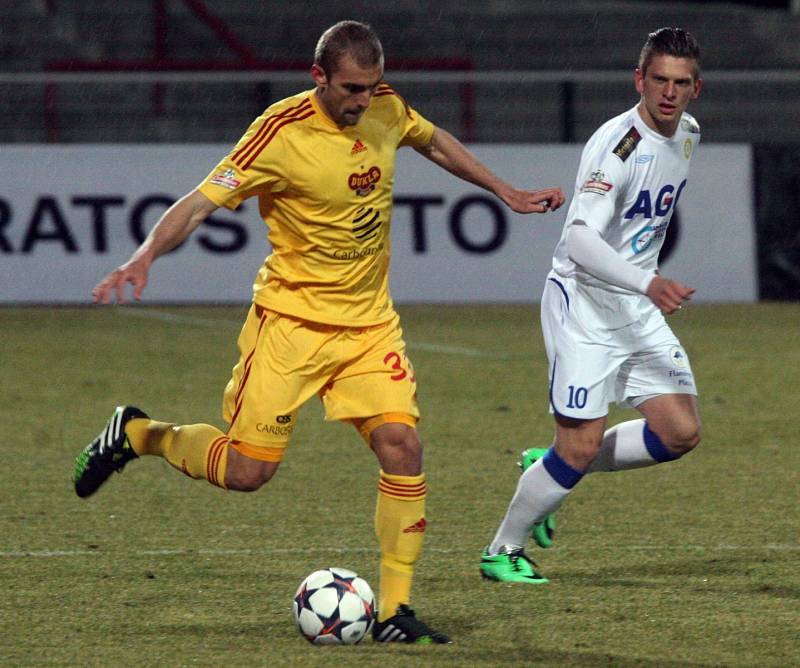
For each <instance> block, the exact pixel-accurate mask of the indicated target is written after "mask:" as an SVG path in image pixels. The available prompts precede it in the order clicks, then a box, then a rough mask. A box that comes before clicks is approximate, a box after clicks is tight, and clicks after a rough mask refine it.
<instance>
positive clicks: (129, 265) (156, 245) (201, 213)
mask: <svg viewBox="0 0 800 668" xmlns="http://www.w3.org/2000/svg"><path fill="white" fill-rule="evenodd" d="M217 208H218V207H217V205H216V204H214V203H213V202H212V201H211V200H210V199H208V197H206V196H205V195H203V194H202V193H201V192H200V191H199V190H193V191H192V192H190V193H189V194H187V195H184V196H183V197H182V198H181V199H179V200H178V201H177V202H175V204H173V205H172V206H171V207H170V208H169V209H167V210H166V211H165V212H164V215H163V216H161V218H160V220H159V221H158V223H156V225H155V227H154V228H153V229H152V230H151V231H150V234H148V235H147V238H146V239H145V240H144V241H143V242H142V245H141V246H139V248H137V249H136V251H135V252H134V253H133V255H131V257H130V259H129V260H128V261H127V262H126V263H125V264H123V265H120V266H119V267H117V268H116V269H115V270H114V271H112V272H111V273H110V274H108V275H107V276H106V277H105V278H104V279H103V280H102V281H100V282H99V283H98V284H97V285H96V286H95V287H94V289H93V290H92V301H93V302H94V303H95V304H108V303H109V302H110V301H111V300H112V297H114V296H115V297H116V301H117V302H118V303H119V304H124V303H125V286H126V285H127V284H128V283H130V284H131V286H132V287H133V298H134V299H136V300H138V299H140V298H141V296H142V291H143V290H144V288H145V286H146V285H147V276H148V274H149V272H150V265H151V264H153V262H154V261H155V260H156V258H158V257H159V256H161V255H163V254H164V253H167V252H169V251H171V250H172V249H173V248H175V247H176V246H177V245H179V244H180V243H181V242H183V241H184V240H185V239H186V238H187V237H188V236H189V235H190V234H191V233H192V232H193V231H194V230H195V229H196V228H197V226H198V225H200V223H202V222H203V221H204V220H205V219H206V218H207V217H208V216H209V215H210V214H212V213H213V212H214V211H215V210H216V209H217Z"/></svg>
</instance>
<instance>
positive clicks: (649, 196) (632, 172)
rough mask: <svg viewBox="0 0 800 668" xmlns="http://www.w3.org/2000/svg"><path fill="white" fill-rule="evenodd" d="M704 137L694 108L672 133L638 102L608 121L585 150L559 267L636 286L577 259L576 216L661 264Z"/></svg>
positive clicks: (651, 263) (645, 261)
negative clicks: (647, 117)
mask: <svg viewBox="0 0 800 668" xmlns="http://www.w3.org/2000/svg"><path fill="white" fill-rule="evenodd" d="M699 141H700V127H699V126H698V124H697V122H696V121H695V120H694V118H692V116H690V115H689V114H687V113H684V114H683V116H682V117H681V122H680V123H679V125H678V129H677V131H676V132H675V134H674V135H673V136H672V137H664V136H662V135H660V134H658V133H657V132H655V131H654V130H651V129H650V128H649V127H648V126H647V125H646V124H645V122H644V121H643V120H642V118H641V116H640V115H639V111H638V109H637V107H634V108H633V109H629V110H628V111H626V112H625V113H623V114H620V115H619V116H617V117H615V118H612V119H611V120H609V121H608V122H606V123H605V124H604V125H602V126H601V127H600V128H599V129H598V130H597V131H596V132H595V133H594V134H593V135H592V137H591V138H590V139H589V141H588V142H587V144H586V146H585V147H584V149H583V153H582V155H581V163H580V167H579V168H578V175H577V178H576V180H575V194H574V195H573V198H572V202H571V204H570V207H569V211H568V212H567V219H566V222H565V224H564V230H563V232H562V234H561V239H560V241H559V242H558V245H557V246H556V249H555V253H554V255H553V270H554V272H555V273H556V274H558V275H559V276H562V277H571V278H575V279H576V280H577V281H578V282H579V283H583V284H585V285H589V286H593V287H599V288H603V289H605V290H608V291H610V292H617V293H622V294H632V293H631V292H630V291H629V290H626V289H625V288H621V287H619V286H615V285H611V284H610V283H607V282H605V281H602V280H601V279H599V278H596V277H595V276H592V275H591V274H588V273H586V272H585V271H583V270H582V269H581V267H580V266H579V265H576V264H575V263H574V262H573V261H572V260H570V258H569V256H568V255H567V249H566V236H567V229H568V227H569V226H570V224H572V223H573V222H574V221H575V220H583V221H584V222H585V223H586V224H587V225H589V226H590V227H592V228H594V229H595V230H597V231H598V232H599V233H600V236H601V237H602V238H603V239H604V240H605V241H606V243H608V244H609V245H610V246H611V247H612V248H613V249H614V250H615V251H616V252H617V253H619V254H620V255H621V256H622V257H623V258H625V260H627V261H628V262H631V263H632V264H634V265H636V266H638V267H640V268H641V269H644V270H649V271H655V270H656V269H657V268H658V253H659V251H660V250H661V246H662V245H663V243H664V236H665V234H666V231H667V226H668V225H669V221H670V219H671V218H672V214H673V212H674V211H675V207H676V206H677V204H678V200H679V199H680V196H681V193H682V192H683V189H684V187H685V186H686V177H687V174H688V172H689V162H690V160H691V157H692V154H693V153H694V151H695V148H696V147H697V144H698V143H699Z"/></svg>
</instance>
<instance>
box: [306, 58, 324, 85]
mask: <svg viewBox="0 0 800 668" xmlns="http://www.w3.org/2000/svg"><path fill="white" fill-rule="evenodd" d="M310 72H311V78H312V79H313V80H314V83H315V84H317V86H325V85H327V83H328V77H327V76H326V74H325V70H323V69H322V68H321V67H320V66H319V65H317V63H314V64H313V65H312V66H311V70H310Z"/></svg>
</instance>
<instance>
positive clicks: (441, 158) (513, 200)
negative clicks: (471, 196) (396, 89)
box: [417, 127, 564, 213]
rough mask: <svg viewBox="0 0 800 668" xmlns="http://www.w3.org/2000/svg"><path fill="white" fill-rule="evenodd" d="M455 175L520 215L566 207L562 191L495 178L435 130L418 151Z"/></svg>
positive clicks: (458, 144) (455, 142)
mask: <svg viewBox="0 0 800 668" xmlns="http://www.w3.org/2000/svg"><path fill="white" fill-rule="evenodd" d="M417 151H418V152H419V153H420V154H422V155H424V156H425V157H426V158H428V160H431V161H432V162H435V163H436V164H437V165H439V166H440V167H442V168H444V169H446V170H447V171H448V172H450V173H451V174H454V175H455V176H457V177H459V178H461V179H464V180H465V181H469V182H470V183H474V184H475V185H476V186H480V187H481V188H484V189H485V190H488V191H489V192H492V193H494V194H495V195H497V196H498V197H499V198H500V199H501V200H503V202H505V204H506V205H507V206H508V207H509V208H510V209H512V210H513V211H516V212H517V213H544V212H545V211H548V210H550V209H552V210H555V209H557V208H558V207H560V206H561V205H562V204H563V203H564V193H563V192H562V190H561V188H544V189H542V190H521V189H519V188H514V187H513V186H512V185H510V184H508V183H506V182H505V181H503V180H502V179H500V178H499V177H498V176H497V175H495V174H493V173H492V172H491V171H490V170H489V169H488V168H487V167H486V166H485V165H484V164H483V163H482V162H481V161H480V160H478V158H477V157H476V156H475V154H474V153H472V152H471V151H470V150H469V149H468V148H467V147H466V146H464V145H463V144H462V143H461V142H460V141H458V139H456V138H455V137H454V136H453V135H451V134H450V133H449V132H447V130H442V129H441V128H438V127H437V128H435V129H434V131H433V137H432V138H431V142H430V144H428V145H427V146H425V147H424V148H420V149H417Z"/></svg>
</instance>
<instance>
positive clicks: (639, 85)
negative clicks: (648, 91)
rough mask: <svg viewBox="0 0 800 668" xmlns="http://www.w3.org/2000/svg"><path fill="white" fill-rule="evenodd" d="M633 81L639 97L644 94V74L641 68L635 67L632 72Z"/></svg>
mask: <svg viewBox="0 0 800 668" xmlns="http://www.w3.org/2000/svg"><path fill="white" fill-rule="evenodd" d="M633 80H634V82H635V83H636V92H637V93H639V95H641V94H642V93H644V72H642V70H641V68H639V67H637V68H636V69H635V70H634V71H633Z"/></svg>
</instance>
